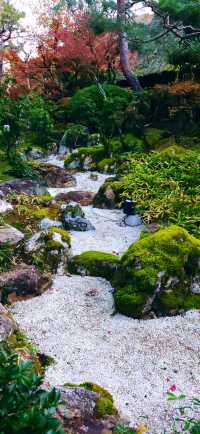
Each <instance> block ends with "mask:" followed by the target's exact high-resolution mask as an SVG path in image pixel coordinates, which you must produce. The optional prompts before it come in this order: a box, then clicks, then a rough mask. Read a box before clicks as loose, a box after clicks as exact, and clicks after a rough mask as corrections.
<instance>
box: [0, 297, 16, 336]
mask: <svg viewBox="0 0 200 434" xmlns="http://www.w3.org/2000/svg"><path fill="white" fill-rule="evenodd" d="M16 329H17V325H16V323H15V321H14V319H13V318H12V315H11V314H10V313H9V312H8V310H7V309H6V308H5V307H4V306H3V305H2V304H1V303H0V342H2V341H6V340H7V339H8V338H9V336H11V335H12V334H13V333H14V331H15V330H16Z"/></svg>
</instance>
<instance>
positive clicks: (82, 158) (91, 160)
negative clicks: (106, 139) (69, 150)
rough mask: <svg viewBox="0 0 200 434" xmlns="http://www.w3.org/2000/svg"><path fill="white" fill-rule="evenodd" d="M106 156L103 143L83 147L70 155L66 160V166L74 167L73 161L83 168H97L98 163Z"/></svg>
mask: <svg viewBox="0 0 200 434" xmlns="http://www.w3.org/2000/svg"><path fill="white" fill-rule="evenodd" d="M105 157H106V151H105V149H104V147H103V146H102V145H100V146H91V147H82V148H79V149H78V150H77V151H76V152H74V153H73V154H71V155H69V156H68V157H67V158H66V160H65V163H64V165H65V167H66V168H74V165H73V163H75V165H77V168H80V169H81V170H96V169H97V166H98V163H99V162H100V161H101V160H103V159H104V158H105Z"/></svg>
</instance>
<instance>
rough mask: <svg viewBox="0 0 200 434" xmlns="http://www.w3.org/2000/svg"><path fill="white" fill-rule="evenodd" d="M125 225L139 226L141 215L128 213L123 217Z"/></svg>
mask: <svg viewBox="0 0 200 434" xmlns="http://www.w3.org/2000/svg"><path fill="white" fill-rule="evenodd" d="M124 222H125V225H126V226H131V227H134V226H140V225H141V224H142V220H141V217H140V216H139V215H129V216H127V217H125V219H124Z"/></svg>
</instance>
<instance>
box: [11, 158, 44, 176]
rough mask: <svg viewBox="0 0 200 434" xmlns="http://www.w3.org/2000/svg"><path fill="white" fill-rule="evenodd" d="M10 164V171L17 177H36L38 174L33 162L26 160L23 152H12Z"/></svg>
mask: <svg viewBox="0 0 200 434" xmlns="http://www.w3.org/2000/svg"><path fill="white" fill-rule="evenodd" d="M10 158H11V157H10ZM11 164H12V170H11V171H10V172H11V173H12V175H14V176H16V177H17V178H37V177H38V176H39V174H38V172H37V170H36V167H34V165H33V163H30V162H28V161H26V160H25V159H24V158H23V154H21V153H19V152H12V159H11Z"/></svg>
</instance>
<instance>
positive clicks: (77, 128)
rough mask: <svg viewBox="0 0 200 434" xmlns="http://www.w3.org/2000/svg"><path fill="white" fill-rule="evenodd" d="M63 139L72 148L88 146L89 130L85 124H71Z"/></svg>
mask: <svg viewBox="0 0 200 434" xmlns="http://www.w3.org/2000/svg"><path fill="white" fill-rule="evenodd" d="M63 140H64V142H65V145H66V146H67V147H69V148H70V149H74V148H77V147H81V146H82V147H83V146H87V144H88V140H89V131H88V129H87V128H86V127H84V126H83V125H79V124H71V125H70V126H69V127H68V128H67V130H66V131H65V134H64V138H63Z"/></svg>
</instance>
